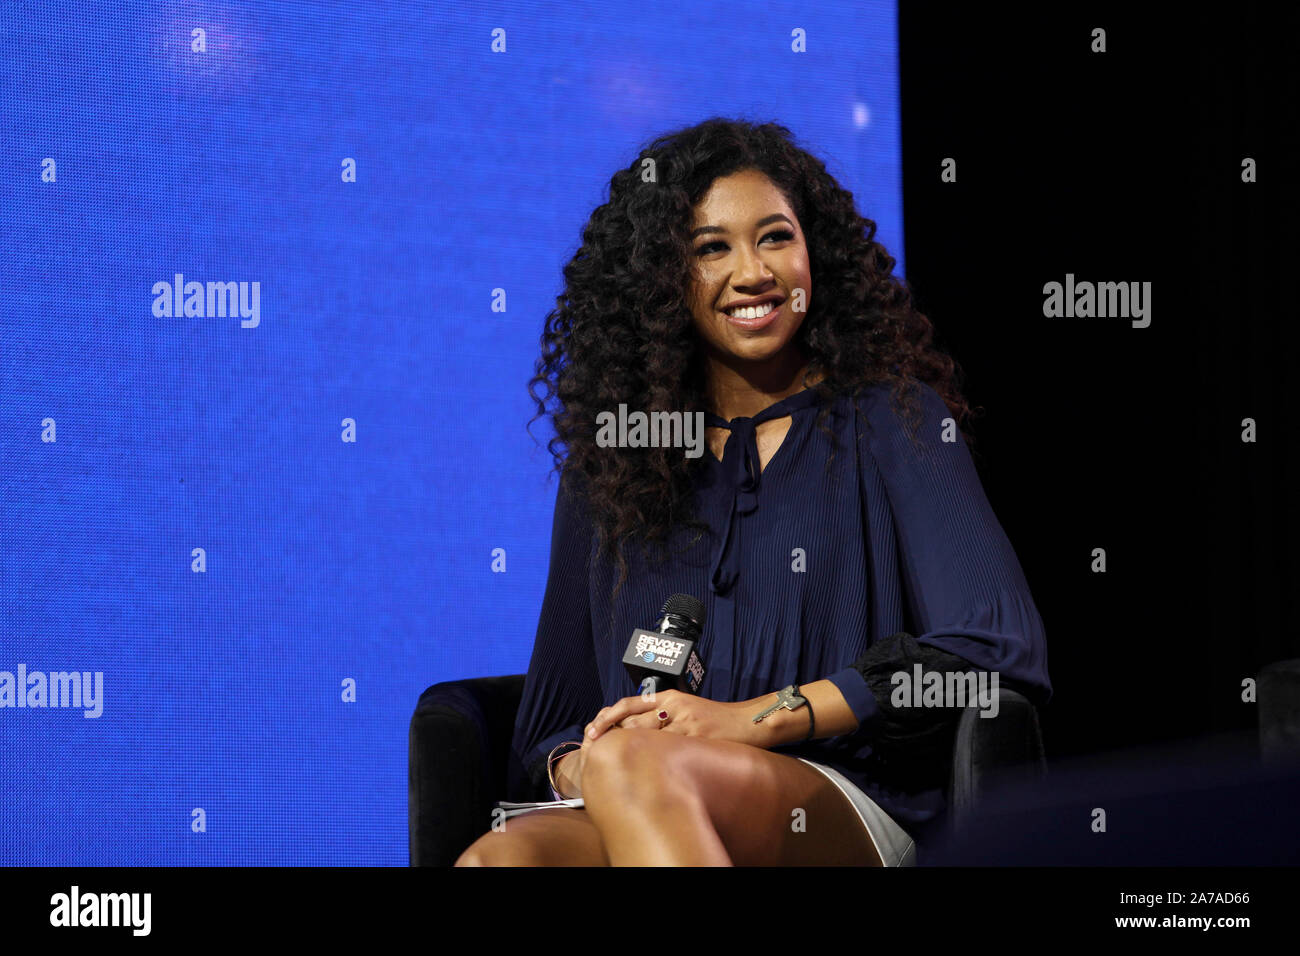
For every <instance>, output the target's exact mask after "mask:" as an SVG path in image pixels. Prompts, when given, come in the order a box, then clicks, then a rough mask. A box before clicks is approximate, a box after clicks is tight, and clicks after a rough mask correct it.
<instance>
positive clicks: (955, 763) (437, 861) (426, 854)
mask: <svg viewBox="0 0 1300 956" xmlns="http://www.w3.org/2000/svg"><path fill="white" fill-rule="evenodd" d="M523 687H524V675H523V674H512V675H509V676H505V677H475V678H469V679H466V680H456V681H446V682H443V683H440V684H434V685H433V686H432V687H430V688H428V689H427V690H426V691H425V692H424V693H423V694H421V695H420V700H419V703H418V704H417V705H416V708H415V713H414V714H413V715H412V717H411V729H410V756H409V787H408V801H409V808H408V809H409V818H410V847H411V866H451V865H452V864H454V863H455V862H456V859H457V857H459V856H460V854H461V853H462V852H464V850H465V848H466V847H468V846H469V845H470V844H471V843H473V842H474V841H475V840H477V839H478V838H479V837H480V836H482V835H483V834H484V833H485V832H487V830H488V828H489V826H490V825H491V811H492V808H493V806H495V804H496V801H498V800H502V799H505V798H506V782H507V780H508V779H509V777H508V774H509V768H510V762H511V761H513V760H515V757H514V755H513V753H512V751H511V748H510V742H511V738H512V736H513V733H514V721H515V712H516V711H517V710H518V708H519V700H520V696H521V695H522V693H523ZM998 693H999V696H1000V699H999V705H998V706H999V710H998V715H997V717H994V718H991V719H990V718H982V717H980V716H979V709H978V708H977V707H974V706H971V707H968V708H966V710H965V711H964V712H963V713H962V715H961V718H960V719H959V721H958V723H957V729H956V734H955V736H954V738H953V756H952V772H951V774H950V775H949V780H948V787H947V793H948V805H949V825H950V826H952V827H954V828H956V829H960V827H961V825H962V822H963V821H964V820H965V819H967V818H968V817H969V816H970V814H971V812H972V810H973V808H974V806H975V803H976V801H977V799H978V797H979V795H980V794H981V793H982V792H984V791H985V790H986V789H987V787H988V785H989V783H990V781H992V780H994V779H995V778H996V779H997V780H998V782H1000V783H1005V782H1007V780H1008V778H1013V777H1015V776H1016V775H1036V774H1042V773H1045V772H1046V769H1047V764H1046V760H1045V758H1044V755H1043V743H1042V735H1041V732H1040V730H1039V725H1038V712H1037V710H1036V708H1035V707H1034V705H1033V704H1031V703H1030V702H1029V701H1028V700H1027V699H1026V698H1025V697H1024V695H1022V694H1020V693H1019V692H1018V691H1016V690H1013V689H1011V688H1009V687H1005V686H1002V687H999V689H998Z"/></svg>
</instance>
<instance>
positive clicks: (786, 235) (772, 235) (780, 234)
mask: <svg viewBox="0 0 1300 956" xmlns="http://www.w3.org/2000/svg"><path fill="white" fill-rule="evenodd" d="M793 238H794V233H793V232H791V231H790V230H788V229H778V230H776V231H775V232H769V233H768V234H767V235H766V236H764V237H763V239H776V240H778V241H780V242H788V241H789V240H791V239H793ZM759 241H760V242H762V239H760V240H759ZM722 245H726V243H723V242H706V243H705V244H704V245H702V246H700V247H699V248H698V249H696V250H695V254H696V255H700V256H706V255H708V254H709V250H711V249H712V248H713V247H714V246H722Z"/></svg>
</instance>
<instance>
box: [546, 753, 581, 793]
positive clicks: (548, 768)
mask: <svg viewBox="0 0 1300 956" xmlns="http://www.w3.org/2000/svg"><path fill="white" fill-rule="evenodd" d="M569 744H573V745H574V746H577V747H581V746H582V741H581V740H566V741H564V742H563V743H558V744H556V745H555V746H554V747H552V748H551V752H550V754H549V755H548V756H547V758H546V779H547V780H549V781H551V790H552V791H553V792H554V793H559V792H560V788H559V787H557V786H556V785H555V775H554V774H553V773H552V768H553V767H554V765H555V751H557V750H559V749H560V748H561V747H567V746H569ZM560 756H561V757H564V756H567V755H566V754H560ZM561 796H563V794H561Z"/></svg>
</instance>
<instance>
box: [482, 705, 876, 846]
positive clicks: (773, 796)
mask: <svg viewBox="0 0 1300 956" xmlns="http://www.w3.org/2000/svg"><path fill="white" fill-rule="evenodd" d="M582 792H583V797H584V798H585V800H586V805H587V806H586V809H585V810H581V809H579V810H573V809H556V810H538V811H534V812H532V813H526V814H522V815H520V816H518V817H513V818H511V819H510V820H508V821H506V824H505V829H504V831H502V832H500V833H486V834H484V835H483V836H482V837H480V838H479V839H478V840H476V841H475V842H474V843H473V844H472V845H471V846H470V847H469V849H467V850H466V851H465V852H464V853H463V854H462V855H461V857H460V859H459V860H457V863H456V865H457V866H473V865H479V866H483V865H488V866H491V865H507V866H510V865H514V866H529V865H533V866H564V865H569V866H610V865H614V866H645V865H651V866H653V865H659V866H700V865H715V866H727V865H731V864H735V865H738V866H816V865H822V866H835V865H841V866H843V865H855V866H880V865H881V861H880V857H879V855H878V854H877V853H876V850H875V846H874V844H873V843H872V842H871V837H870V836H869V835H868V834H867V832H866V830H865V829H864V828H863V826H862V821H861V819H859V817H858V815H857V811H856V810H854V808H853V804H852V803H851V802H850V801H849V799H848V798H847V797H846V796H845V795H844V794H843V793H841V792H840V790H839V788H837V787H836V786H835V785H834V784H833V783H831V781H830V780H828V779H827V778H826V777H825V776H824V775H823V774H821V773H819V772H818V771H817V770H815V769H813V768H812V767H809V766H808V765H807V764H805V763H802V762H801V761H799V760H796V759H795V758H794V757H790V756H787V755H785V754H775V753H772V752H771V751H768V750H763V749H761V748H758V747H751V746H749V745H748V744H741V743H737V742H735V741H730V740H711V739H708V738H703V737H686V736H683V735H681V734H672V733H664V732H662V731H658V730H647V729H639V728H637V729H633V728H621V727H614V728H610V729H609V730H608V731H606V732H605V733H604V734H603V735H602V736H601V737H600V739H599V740H597V741H596V742H595V743H593V744H592V745H590V747H588V750H587V755H586V758H585V763H584V766H583V772H582Z"/></svg>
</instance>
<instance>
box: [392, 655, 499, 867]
mask: <svg viewBox="0 0 1300 956" xmlns="http://www.w3.org/2000/svg"><path fill="white" fill-rule="evenodd" d="M523 687H524V675H523V674H511V675H508V676H505V677H474V678H468V679H465V680H456V681H445V682H443V683H440V684H434V685H433V686H432V687H429V688H428V689H427V690H425V692H424V693H423V694H421V695H420V700H419V702H418V703H417V704H416V707H415V713H414V714H413V715H412V716H411V726H410V733H409V751H408V767H407V811H408V823H409V827H410V863H411V866H451V865H452V864H453V863H455V862H456V858H457V857H459V856H460V854H461V853H462V852H463V851H464V850H465V848H466V847H468V846H469V845H470V844H471V843H473V842H474V841H475V840H476V839H478V838H479V837H480V836H482V835H483V834H484V833H486V832H487V830H488V828H489V826H490V825H491V822H492V821H491V810H492V806H493V805H494V804H495V802H496V801H497V800H500V799H502V798H503V797H504V796H505V790H506V780H507V773H508V767H509V761H510V759H511V753H510V743H511V738H512V736H513V732H514V722H515V714H516V712H517V711H518V709H519V700H520V697H521V696H522V694H523Z"/></svg>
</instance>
